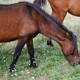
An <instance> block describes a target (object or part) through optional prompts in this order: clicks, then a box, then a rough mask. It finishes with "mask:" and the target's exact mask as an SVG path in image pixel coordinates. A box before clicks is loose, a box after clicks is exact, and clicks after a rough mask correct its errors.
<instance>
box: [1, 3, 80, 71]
mask: <svg viewBox="0 0 80 80" xmlns="http://www.w3.org/2000/svg"><path fill="white" fill-rule="evenodd" d="M38 33H41V34H43V35H45V36H47V37H49V38H51V39H53V40H55V41H56V42H58V43H59V45H60V46H61V49H62V52H63V54H64V56H65V57H66V59H67V60H68V61H69V62H70V64H71V65H75V64H80V58H79V54H78V49H77V41H76V36H75V35H74V34H73V33H72V32H71V31H69V30H68V29H67V28H66V27H65V26H64V25H62V24H61V23H60V22H59V21H58V20H56V19H55V18H54V17H52V16H50V15H49V14H47V13H46V12H45V11H43V10H42V9H41V8H39V7H38V6H37V5H35V4H32V3H28V2H19V3H15V4H9V5H0V42H10V41H13V40H17V39H18V42H17V45H16V48H15V53H14V56H13V60H12V63H11V65H10V68H9V71H10V72H12V70H14V67H15V64H16V62H17V60H18V58H19V56H20V54H21V50H22V48H23V47H24V45H25V44H27V47H28V52H29V55H30V62H31V63H30V67H34V68H36V67H37V66H36V63H35V58H34V48H33V38H34V37H36V35H37V34H38ZM56 33H57V34H56Z"/></svg>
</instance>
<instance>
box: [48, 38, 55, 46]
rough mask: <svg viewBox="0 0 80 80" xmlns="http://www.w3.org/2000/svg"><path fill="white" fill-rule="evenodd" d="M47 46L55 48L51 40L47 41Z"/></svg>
mask: <svg viewBox="0 0 80 80" xmlns="http://www.w3.org/2000/svg"><path fill="white" fill-rule="evenodd" d="M47 45H50V46H51V47H53V46H54V45H53V44H52V41H51V39H48V40H47Z"/></svg>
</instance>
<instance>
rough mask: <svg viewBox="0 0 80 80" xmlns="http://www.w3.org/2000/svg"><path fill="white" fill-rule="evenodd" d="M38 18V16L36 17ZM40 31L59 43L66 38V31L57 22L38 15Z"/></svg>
mask: <svg viewBox="0 0 80 80" xmlns="http://www.w3.org/2000/svg"><path fill="white" fill-rule="evenodd" d="M38 19H39V18H38ZM38 23H39V29H40V31H39V32H40V33H41V34H43V35H45V36H47V37H49V38H50V39H53V40H55V41H57V42H58V43H59V44H62V43H61V42H62V41H64V40H65V39H66V32H65V31H64V30H62V29H61V28H60V27H59V25H58V24H56V23H55V22H53V21H51V20H49V19H46V18H44V17H42V19H41V16H40V20H38Z"/></svg>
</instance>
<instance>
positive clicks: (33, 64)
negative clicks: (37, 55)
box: [27, 43, 37, 68]
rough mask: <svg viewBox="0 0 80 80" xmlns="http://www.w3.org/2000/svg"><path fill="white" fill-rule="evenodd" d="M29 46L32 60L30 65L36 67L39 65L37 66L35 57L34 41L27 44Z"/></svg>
mask: <svg viewBox="0 0 80 80" xmlns="http://www.w3.org/2000/svg"><path fill="white" fill-rule="evenodd" d="M27 47H28V52H29V55H30V61H31V64H30V67H34V68H36V67H37V66H36V63H35V59H34V48H33V43H32V44H27Z"/></svg>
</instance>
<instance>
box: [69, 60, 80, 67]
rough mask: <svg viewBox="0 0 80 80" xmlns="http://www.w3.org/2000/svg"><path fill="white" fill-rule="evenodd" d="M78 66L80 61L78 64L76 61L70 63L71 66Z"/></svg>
mask: <svg viewBox="0 0 80 80" xmlns="http://www.w3.org/2000/svg"><path fill="white" fill-rule="evenodd" d="M78 64H80V61H78V62H76V61H73V62H70V65H71V66H75V65H78Z"/></svg>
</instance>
